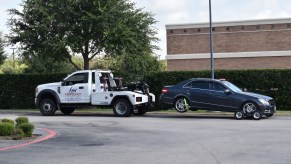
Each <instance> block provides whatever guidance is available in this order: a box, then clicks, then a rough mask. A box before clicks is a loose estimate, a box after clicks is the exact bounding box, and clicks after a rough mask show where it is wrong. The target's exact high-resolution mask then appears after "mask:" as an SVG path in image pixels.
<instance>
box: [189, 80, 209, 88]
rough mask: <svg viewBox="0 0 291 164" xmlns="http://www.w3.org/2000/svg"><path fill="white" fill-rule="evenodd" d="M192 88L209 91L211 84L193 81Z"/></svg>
mask: <svg viewBox="0 0 291 164" xmlns="http://www.w3.org/2000/svg"><path fill="white" fill-rule="evenodd" d="M192 88H197V89H209V83H208V82H207V81H192Z"/></svg>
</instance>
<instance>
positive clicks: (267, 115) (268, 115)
mask: <svg viewBox="0 0 291 164" xmlns="http://www.w3.org/2000/svg"><path fill="white" fill-rule="evenodd" d="M265 115H266V117H272V116H273V115H274V114H273V113H272V114H265Z"/></svg>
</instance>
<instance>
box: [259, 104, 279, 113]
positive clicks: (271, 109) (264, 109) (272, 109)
mask: <svg viewBox="0 0 291 164" xmlns="http://www.w3.org/2000/svg"><path fill="white" fill-rule="evenodd" d="M276 110H277V107H276V105H273V106H263V107H261V112H262V114H273V113H276Z"/></svg>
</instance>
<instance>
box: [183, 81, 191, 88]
mask: <svg viewBox="0 0 291 164" xmlns="http://www.w3.org/2000/svg"><path fill="white" fill-rule="evenodd" d="M184 88H192V82H189V83H188V84H186V85H184Z"/></svg>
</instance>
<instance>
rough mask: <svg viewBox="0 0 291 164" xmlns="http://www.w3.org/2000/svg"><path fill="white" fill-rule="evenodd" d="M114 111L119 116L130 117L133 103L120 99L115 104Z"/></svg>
mask: <svg viewBox="0 0 291 164" xmlns="http://www.w3.org/2000/svg"><path fill="white" fill-rule="evenodd" d="M113 112H114V114H115V116H117V117H128V116H130V115H131V114H132V105H131V104H130V103H129V102H128V101H127V100H125V99H118V100H116V101H115V102H114V104H113Z"/></svg>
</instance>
